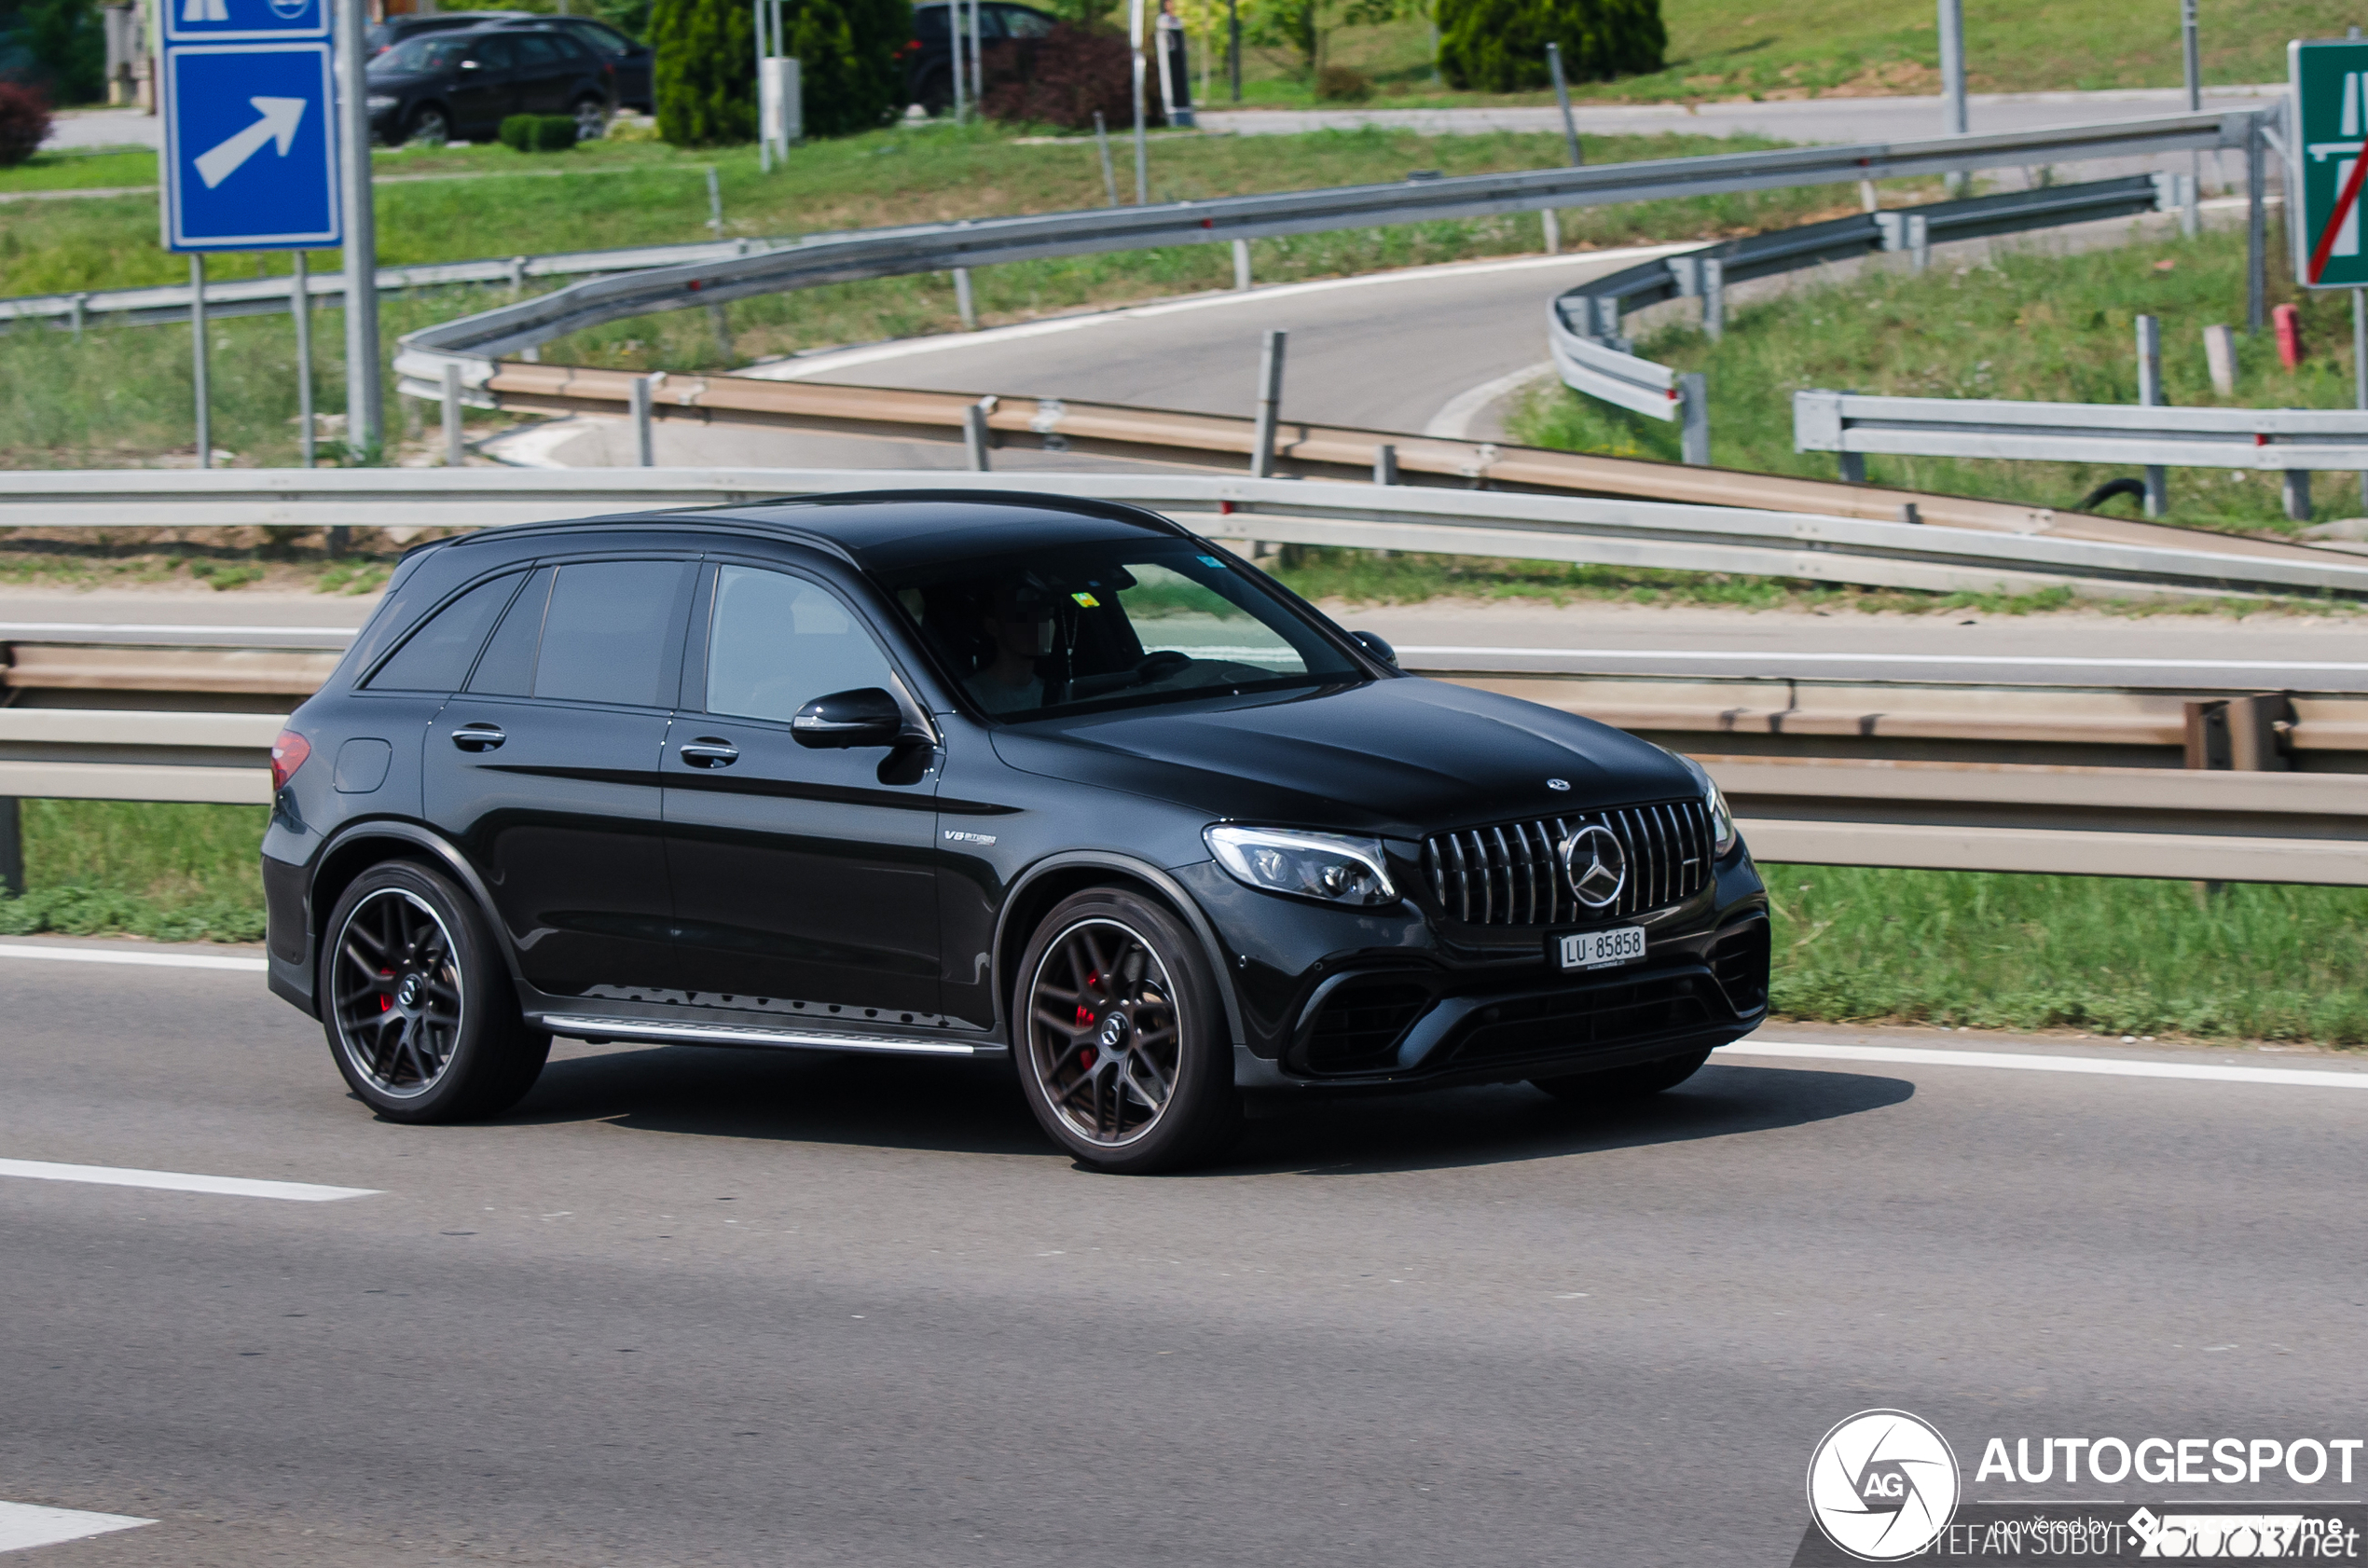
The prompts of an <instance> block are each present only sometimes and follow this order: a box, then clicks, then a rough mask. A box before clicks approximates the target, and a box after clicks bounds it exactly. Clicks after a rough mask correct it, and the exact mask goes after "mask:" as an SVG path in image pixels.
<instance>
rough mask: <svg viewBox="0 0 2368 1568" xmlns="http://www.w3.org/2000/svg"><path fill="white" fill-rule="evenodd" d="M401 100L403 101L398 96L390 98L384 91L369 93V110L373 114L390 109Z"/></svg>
mask: <svg viewBox="0 0 2368 1568" xmlns="http://www.w3.org/2000/svg"><path fill="white" fill-rule="evenodd" d="M401 102H403V101H402V100H401V99H399V98H390V97H388V96H387V95H386V94H385V93H382V92H374V93H372V94H370V99H369V103H370V112H371V113H372V114H374V115H375V114H378V113H379V111H381V110H384V109H392V108H393V107H394V106H395V105H396V104H397V103H401Z"/></svg>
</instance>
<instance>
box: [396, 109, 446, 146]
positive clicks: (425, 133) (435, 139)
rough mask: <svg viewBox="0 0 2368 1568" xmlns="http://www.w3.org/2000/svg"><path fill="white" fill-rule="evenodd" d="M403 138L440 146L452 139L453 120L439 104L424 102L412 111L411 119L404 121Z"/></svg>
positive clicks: (408, 140) (407, 140)
mask: <svg viewBox="0 0 2368 1568" xmlns="http://www.w3.org/2000/svg"><path fill="white" fill-rule="evenodd" d="M403 139H404V140H405V141H406V142H419V143H421V144H425V145H427V146H431V147H440V146H442V145H444V144H445V143H447V142H449V141H450V140H452V121H451V120H450V119H448V118H447V117H446V116H445V113H444V110H443V109H442V108H441V107H440V106H438V105H437V104H434V103H422V104H420V106H419V107H418V108H416V109H414V110H412V111H411V117H410V119H408V120H407V121H406V122H405V123H404V127H403Z"/></svg>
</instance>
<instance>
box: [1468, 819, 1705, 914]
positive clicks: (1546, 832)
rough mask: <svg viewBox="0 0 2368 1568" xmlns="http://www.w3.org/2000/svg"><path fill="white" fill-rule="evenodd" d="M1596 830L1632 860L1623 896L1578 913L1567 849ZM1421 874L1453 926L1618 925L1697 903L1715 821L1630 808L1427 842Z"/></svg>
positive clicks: (1503, 826) (1581, 908)
mask: <svg viewBox="0 0 2368 1568" xmlns="http://www.w3.org/2000/svg"><path fill="white" fill-rule="evenodd" d="M1590 825H1601V826H1603V827H1605V828H1609V829H1610V830H1611V832H1612V836H1613V837H1615V838H1617V839H1618V840H1619V844H1620V848H1621V850H1622V852H1623V853H1624V854H1625V855H1626V857H1627V862H1628V866H1627V871H1628V874H1627V878H1626V880H1625V881H1624V882H1623V883H1622V884H1621V886H1620V889H1619V896H1618V898H1616V899H1614V900H1613V901H1612V902H1611V903H1610V904H1608V905H1607V906H1605V907H1604V908H1602V909H1589V908H1586V907H1585V906H1583V905H1581V904H1580V903H1579V901H1578V898H1577V895H1576V894H1575V893H1573V892H1572V891H1571V886H1570V879H1569V877H1568V876H1566V875H1565V874H1564V873H1563V856H1562V846H1563V844H1564V843H1565V842H1566V841H1568V840H1569V838H1570V837H1571V835H1572V834H1574V833H1576V832H1579V831H1580V830H1581V829H1583V828H1586V827H1588V826H1590ZM1423 869H1424V871H1425V872H1426V873H1428V874H1429V877H1430V884H1431V892H1432V893H1433V895H1434V896H1436V897H1437V898H1438V900H1439V907H1440V908H1441V909H1443V910H1445V911H1446V912H1447V915H1448V916H1449V917H1450V918H1451V919H1455V920H1462V921H1466V922H1467V923H1469V924H1471V925H1475V926H1559V925H1563V924H1566V923H1570V922H1573V921H1581V920H1584V921H1589V922H1593V921H1599V920H1615V919H1621V918H1624V917H1626V916H1629V915H1639V914H1642V913H1643V912H1645V910H1648V909H1659V908H1662V907H1664V906H1665V905H1668V904H1673V903H1675V902H1677V901H1679V900H1681V899H1686V898H1690V897H1692V896H1693V895H1694V894H1695V893H1698V892H1700V890H1701V888H1702V885H1703V884H1704V883H1705V882H1707V881H1708V880H1709V879H1710V821H1709V818H1708V817H1707V816H1706V815H1705V813H1704V812H1703V810H1702V804H1701V802H1700V801H1673V802H1670V803H1669V804H1667V805H1624V806H1618V807H1616V808H1614V809H1613V810H1610V811H1585V812H1575V813H1573V814H1572V815H1570V816H1567V817H1545V818H1535V819H1533V820H1531V821H1527V822H1506V823H1502V824H1500V825H1498V826H1496V827H1493V828H1467V829H1466V830H1465V831H1463V832H1453V833H1438V834H1435V835H1433V836H1432V837H1431V838H1429V839H1426V840H1425V841H1424V844H1423Z"/></svg>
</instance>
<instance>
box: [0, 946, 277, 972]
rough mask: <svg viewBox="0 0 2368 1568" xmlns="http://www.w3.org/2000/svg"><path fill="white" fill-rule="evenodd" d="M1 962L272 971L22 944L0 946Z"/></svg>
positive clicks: (262, 966)
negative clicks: (33, 960)
mask: <svg viewBox="0 0 2368 1568" xmlns="http://www.w3.org/2000/svg"><path fill="white" fill-rule="evenodd" d="M0 958H55V959H58V960H59V961H61V962H62V963H68V964H143V965H147V966H150V967H153V968H156V969H165V970H238V971H239V972H241V974H263V973H266V972H267V971H268V970H269V969H270V968H271V966H270V964H269V963H268V961H266V960H264V959H262V958H216V957H212V956H208V955H206V954H202V953H108V952H104V951H102V950H100V949H96V948H89V947H39V946H35V945H34V944H33V943H31V942H0Z"/></svg>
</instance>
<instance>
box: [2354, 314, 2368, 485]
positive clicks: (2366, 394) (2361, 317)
mask: <svg viewBox="0 0 2368 1568" xmlns="http://www.w3.org/2000/svg"><path fill="white" fill-rule="evenodd" d="M2351 406H2353V407H2355V408H2360V409H2368V289H2354V290H2352V291H2351ZM2360 504H2361V506H2363V507H2368V470H2363V471H2361V475H2360Z"/></svg>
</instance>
